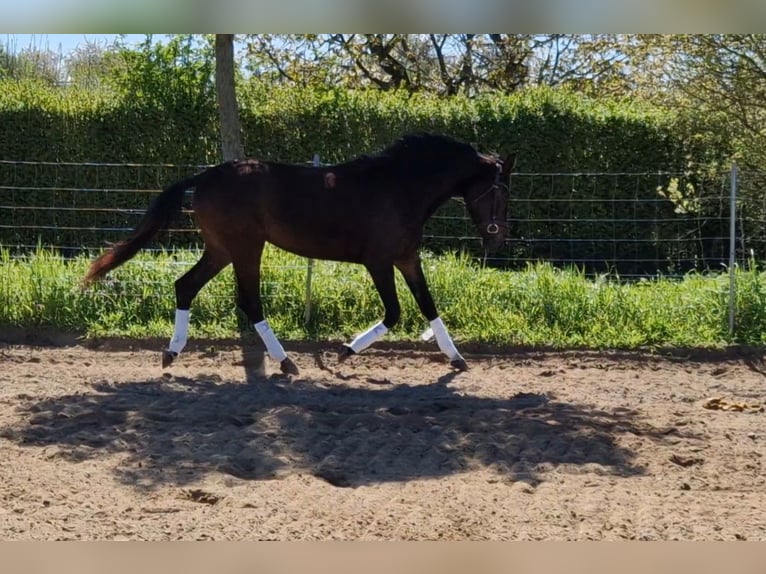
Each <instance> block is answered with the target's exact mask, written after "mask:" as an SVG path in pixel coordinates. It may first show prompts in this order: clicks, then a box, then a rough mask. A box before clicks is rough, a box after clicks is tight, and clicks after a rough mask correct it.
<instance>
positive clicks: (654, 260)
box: [0, 161, 766, 278]
mask: <svg viewBox="0 0 766 574" xmlns="http://www.w3.org/2000/svg"><path fill="white" fill-rule="evenodd" d="M308 163H311V162H308ZM202 167H204V166H197V165H171V164H116V163H64V162H61V163H55V162H31V161H24V162H20V161H0V246H2V247H5V248H8V249H10V250H11V251H12V253H13V254H14V255H20V254H23V253H25V252H29V251H32V250H34V249H36V248H37V247H38V246H42V247H45V248H49V249H53V250H56V251H58V252H60V253H61V254H62V256H64V257H72V256H76V255H79V254H83V253H84V254H87V255H92V254H94V253H96V252H97V251H99V250H100V249H103V248H104V247H106V246H107V245H108V244H109V243H112V242H115V241H118V240H120V239H123V238H124V237H125V236H126V235H127V234H128V233H129V232H130V231H131V230H132V229H133V228H134V227H135V226H136V225H137V223H138V222H139V220H140V218H141V217H142V215H143V214H144V212H145V210H146V208H147V206H148V204H149V202H150V201H151V199H152V198H153V197H154V196H155V195H156V194H157V193H158V192H159V191H160V190H161V189H162V187H164V186H165V185H167V184H168V183H170V182H173V181H176V180H178V179H181V178H182V177H185V176H188V175H189V174H190V173H193V172H195V171H197V170H198V169H200V168H202ZM729 175H730V174H729V172H728V171H726V172H720V173H714V174H698V173H684V172H665V171H657V172H643V173H626V172H621V173H610V172H590V173H514V174H512V176H511V179H510V182H509V184H510V185H509V189H510V198H509V210H508V220H509V226H510V227H509V239H508V241H507V242H506V245H505V246H504V247H503V248H502V249H501V250H500V251H499V252H497V253H495V254H493V255H491V256H489V257H485V254H484V253H483V251H482V249H481V246H480V238H479V235H478V233H477V231H476V229H475V227H474V225H473V223H472V222H471V220H470V217H469V216H468V214H467V212H466V208H465V206H464V205H463V204H462V203H461V202H460V201H449V202H447V203H446V204H445V205H443V206H442V208H441V209H439V210H438V211H437V213H436V214H435V215H434V216H433V217H432V218H431V219H430V220H429V222H428V224H427V226H426V229H425V235H424V245H423V247H424V248H425V249H426V250H429V251H433V252H436V253H439V252H444V251H467V252H468V253H469V254H471V255H473V256H475V257H477V258H481V259H482V260H483V261H485V262H486V263H487V264H489V265H492V266H496V267H501V268H505V269H511V270H513V269H521V268H524V267H525V266H526V265H527V264H528V263H533V262H536V261H548V262H550V263H552V264H553V265H556V266H577V267H578V268H580V269H582V270H584V271H585V272H586V273H587V274H591V275H593V274H604V273H611V274H613V275H615V276H619V277H622V278H636V277H646V276H653V275H657V274H662V275H665V276H681V275H683V274H684V273H686V272H688V271H692V270H698V271H706V270H721V269H722V268H723V267H724V266H725V265H727V263H728V252H729V216H730V215H729V211H730V210H729V197H730V189H729V185H730V177H729ZM739 186H740V191H739V199H738V203H737V214H736V216H737V222H738V225H737V234H736V246H735V247H736V260H737V261H738V262H739V263H745V262H746V261H747V260H748V259H750V258H751V257H752V258H754V259H756V260H759V261H763V260H764V259H766V230H765V227H764V223H765V222H766V221H765V220H766V173H764V172H740V173H739ZM173 248H188V249H200V248H201V238H200V235H199V234H198V232H197V231H196V228H195V226H194V221H193V217H192V213H191V212H190V210H189V208H188V203H187V205H186V206H185V207H184V209H183V211H182V215H181V216H180V217H179V218H178V219H177V221H176V223H175V224H174V225H173V227H172V228H171V229H169V230H167V231H165V232H162V233H161V234H160V235H159V236H158V238H157V239H156V240H155V242H154V243H153V244H152V245H151V246H150V247H149V250H166V249H173Z"/></svg>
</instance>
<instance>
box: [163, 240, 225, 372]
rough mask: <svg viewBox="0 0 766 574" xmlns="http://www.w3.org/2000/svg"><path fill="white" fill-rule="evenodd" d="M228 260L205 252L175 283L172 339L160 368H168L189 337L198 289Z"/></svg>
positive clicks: (164, 353)
mask: <svg viewBox="0 0 766 574" xmlns="http://www.w3.org/2000/svg"><path fill="white" fill-rule="evenodd" d="M228 263H229V262H228V260H227V259H226V258H225V257H222V256H220V255H219V254H214V253H212V252H211V251H209V250H205V251H204V252H203V253H202V257H201V258H200V260H199V261H197V263H195V264H194V266H193V267H192V268H191V269H189V271H187V272H186V273H185V274H184V275H183V276H182V277H180V278H179V279H178V280H177V281H176V283H175V291H176V314H175V322H174V327H173V337H172V339H170V344H169V345H168V348H167V349H166V350H165V351H164V352H163V353H162V367H163V368H165V367H168V366H169V365H170V364H171V363H172V362H173V360H174V359H175V358H176V357H177V356H178V355H179V353H180V352H181V351H182V350H183V349H184V347H185V346H186V341H187V340H188V337H189V309H190V308H191V304H192V301H193V300H194V297H196V296H197V293H199V291H200V289H202V288H203V287H204V286H205V284H206V283H207V282H208V281H210V280H211V279H212V278H213V277H215V276H216V275H217V274H218V272H219V271H221V269H223V268H224V267H226V265H228Z"/></svg>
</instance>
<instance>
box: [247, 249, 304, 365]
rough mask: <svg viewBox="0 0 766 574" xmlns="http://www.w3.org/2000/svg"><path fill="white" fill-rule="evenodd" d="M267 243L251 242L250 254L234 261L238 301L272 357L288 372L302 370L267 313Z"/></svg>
mask: <svg viewBox="0 0 766 574" xmlns="http://www.w3.org/2000/svg"><path fill="white" fill-rule="evenodd" d="M262 250H263V245H262V244H261V245H260V246H258V245H254V246H248V251H249V255H248V256H247V257H246V258H244V259H237V260H235V261H234V275H235V276H236V279H237V292H238V295H237V305H238V306H239V308H240V309H242V311H243V312H244V313H245V315H246V316H247V319H248V321H250V323H252V325H253V326H254V327H255V330H256V332H257V333H258V335H259V336H260V337H261V341H263V344H264V345H265V346H266V352H267V353H268V354H269V358H271V360H272V361H276V362H278V363H279V368H280V370H281V371H282V372H283V373H285V374H286V375H297V374H299V371H298V367H297V366H296V365H295V363H293V361H292V359H290V357H288V356H287V353H285V350H284V348H283V347H282V344H281V343H280V342H279V339H277V337H276V335H275V334H274V331H272V330H271V327H270V326H269V322H268V321H267V320H266V318H265V317H264V315H263V305H262V304H261V283H260V282H261V269H260V267H261V253H262ZM253 253H256V254H257V255H254V254H253Z"/></svg>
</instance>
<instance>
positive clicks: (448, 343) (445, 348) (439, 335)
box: [396, 254, 468, 371]
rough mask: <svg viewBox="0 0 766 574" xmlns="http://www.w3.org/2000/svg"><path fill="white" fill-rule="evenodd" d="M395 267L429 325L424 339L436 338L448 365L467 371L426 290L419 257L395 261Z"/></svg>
mask: <svg viewBox="0 0 766 574" xmlns="http://www.w3.org/2000/svg"><path fill="white" fill-rule="evenodd" d="M396 267H397V269H399V271H400V272H401V274H402V276H403V277H404V280H405V281H406V282H407V286H408V287H409V288H410V291H411V292H412V295H413V297H415V301H416V302H417V304H418V307H419V308H420V312H421V313H423V315H424V316H425V318H426V319H427V320H428V322H429V324H430V329H429V330H427V331H426V333H424V338H426V339H430V338H431V334H433V336H434V337H435V338H436V344H437V345H438V346H439V350H441V352H442V353H444V354H445V355H446V356H447V358H448V359H449V360H450V364H451V365H452V366H453V367H454V368H456V369H458V370H460V371H465V370H467V369H468V363H466V362H465V359H464V358H463V357H462V355H460V352H459V351H458V350H457V347H455V343H454V342H453V341H452V337H450V335H449V332H448V331H447V327H445V325H444V322H443V321H442V319H441V317H439V313H438V311H437V310H436V305H435V304H434V301H433V298H432V297H431V292H430V291H429V290H428V284H427V283H426V277H425V275H424V274H423V267H422V265H421V263H420V257H419V256H418V255H417V254H416V255H414V256H413V257H411V258H409V259H407V260H403V261H397V262H396Z"/></svg>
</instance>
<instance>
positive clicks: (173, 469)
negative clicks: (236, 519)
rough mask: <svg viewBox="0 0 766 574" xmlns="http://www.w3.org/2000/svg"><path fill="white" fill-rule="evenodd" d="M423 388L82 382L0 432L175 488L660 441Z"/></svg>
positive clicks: (440, 471)
mask: <svg viewBox="0 0 766 574" xmlns="http://www.w3.org/2000/svg"><path fill="white" fill-rule="evenodd" d="M453 376H454V375H447V376H444V377H442V378H441V379H439V380H438V381H437V382H435V383H434V384H431V385H418V386H410V385H408V384H395V383H392V384H386V385H383V384H381V385H375V386H374V388H372V385H357V386H354V384H355V382H354V381H351V382H349V383H347V382H338V379H337V378H335V379H332V378H328V379H316V380H312V379H306V378H299V379H293V380H290V379H288V378H286V377H281V376H272V377H269V378H267V377H262V376H260V377H258V376H251V377H250V378H251V380H250V381H249V383H242V382H239V381H237V382H233V381H226V380H220V378H219V377H217V376H216V375H204V376H198V377H195V378H193V379H184V378H178V377H176V378H157V379H154V380H149V381H132V382H114V383H110V382H102V383H97V384H93V385H92V388H91V390H90V391H89V392H86V393H84V394H76V395H68V396H63V397H56V398H54V399H46V400H40V401H35V400H29V401H28V402H27V403H26V404H24V405H22V406H21V407H20V412H21V413H22V414H23V417H24V420H23V421H22V422H21V423H20V424H18V425H16V426H13V427H7V428H5V429H2V430H1V431H0V434H1V435H2V436H4V437H5V438H8V439H10V440H14V441H16V442H18V443H19V444H22V445H29V446H40V445H56V446H57V447H58V455H59V456H63V457H65V458H67V459H69V460H74V461H79V460H83V459H87V458H90V457H96V456H99V455H101V454H103V453H104V452H106V453H123V454H125V455H127V456H126V457H125V458H124V459H123V462H122V463H121V464H120V465H119V466H118V467H117V468H115V470H114V472H115V474H116V475H117V477H118V479H119V480H120V481H122V482H124V483H126V484H130V485H133V486H137V487H146V488H151V487H153V486H157V485H160V484H165V483H173V484H189V483H191V482H193V481H195V480H198V479H199V478H201V477H202V476H204V475H205V474H207V473H208V472H211V471H219V472H223V473H227V474H229V475H233V476H235V477H239V478H243V479H255V480H262V479H270V478H279V477H283V476H286V475H289V474H293V473H306V474H313V475H314V476H317V477H321V478H323V479H325V480H327V481H328V482H330V483H332V484H334V485H336V486H359V485H364V484H371V483H383V482H392V481H408V480H416V479H425V478H435V477H443V476H447V475H452V474H456V473H460V472H464V471H468V470H471V469H477V468H488V469H491V470H493V471H494V472H493V473H492V476H495V477H497V479H498V480H508V481H516V480H526V481H529V482H531V483H536V482H539V481H540V480H542V478H543V476H544V473H545V471H546V470H550V469H551V468H554V467H564V468H565V469H568V470H569V471H571V472H584V471H595V472H606V473H611V474H614V475H618V476H629V475H636V474H641V473H643V468H642V467H641V466H640V464H637V463H636V462H635V460H634V453H633V452H632V451H630V450H629V449H627V448H625V447H622V446H619V445H618V444H617V442H618V437H619V435H620V434H622V433H632V434H634V435H644V436H649V437H651V438H653V439H656V440H662V439H663V437H664V436H665V435H664V434H663V431H661V430H657V429H653V428H652V427H651V426H649V425H648V424H646V423H644V422H642V421H641V420H640V417H639V416H638V414H637V413H636V412H634V411H628V410H626V411H622V412H619V413H614V412H613V413H609V412H604V411H600V410H597V409H594V408H591V407H588V406H586V405H578V404H571V403H566V402H559V401H557V400H555V399H553V398H551V397H548V396H546V395H541V394H517V395H515V396H513V397H510V398H507V399H497V398H484V397H478V396H472V395H467V394H458V393H456V392H455V391H454V390H453V389H452V388H451V385H449V382H450V381H451V380H452V377H453Z"/></svg>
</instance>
